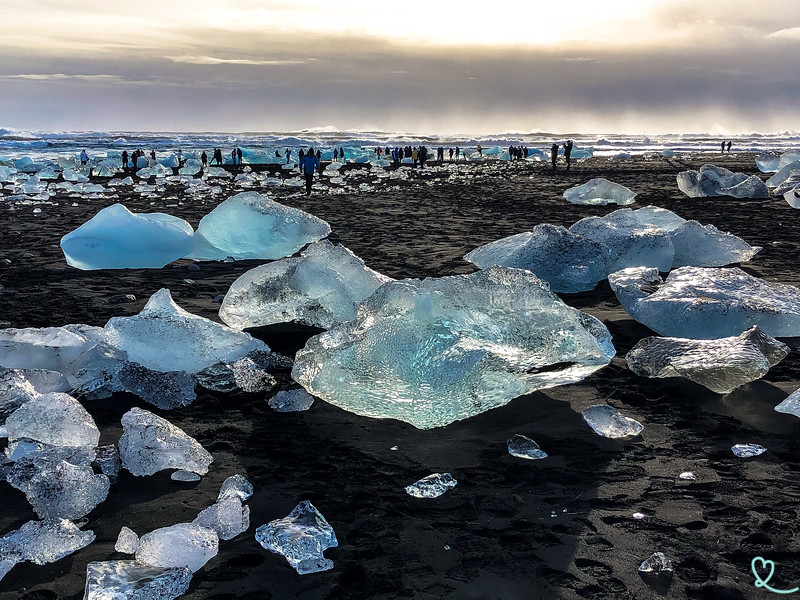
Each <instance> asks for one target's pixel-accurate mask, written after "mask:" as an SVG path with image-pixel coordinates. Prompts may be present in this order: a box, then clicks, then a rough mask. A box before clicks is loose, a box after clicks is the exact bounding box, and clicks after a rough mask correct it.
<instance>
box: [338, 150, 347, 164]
mask: <svg viewBox="0 0 800 600" xmlns="http://www.w3.org/2000/svg"><path fill="white" fill-rule="evenodd" d="M339 159H340V160H341V161H342V162H346V161H345V160H344V148H339Z"/></svg>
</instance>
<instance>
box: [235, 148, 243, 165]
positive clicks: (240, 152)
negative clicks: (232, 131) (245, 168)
mask: <svg viewBox="0 0 800 600" xmlns="http://www.w3.org/2000/svg"><path fill="white" fill-rule="evenodd" d="M236 158H238V159H239V164H242V149H241V148H237V149H236Z"/></svg>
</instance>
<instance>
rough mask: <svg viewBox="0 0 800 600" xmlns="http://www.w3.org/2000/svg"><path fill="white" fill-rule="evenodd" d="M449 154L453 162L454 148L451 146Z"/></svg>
mask: <svg viewBox="0 0 800 600" xmlns="http://www.w3.org/2000/svg"><path fill="white" fill-rule="evenodd" d="M449 154H450V162H453V149H452V148H450V150H449Z"/></svg>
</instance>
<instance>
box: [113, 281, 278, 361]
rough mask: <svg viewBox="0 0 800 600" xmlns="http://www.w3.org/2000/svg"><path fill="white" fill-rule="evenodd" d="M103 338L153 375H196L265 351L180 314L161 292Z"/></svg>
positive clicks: (260, 344) (232, 333)
mask: <svg viewBox="0 0 800 600" xmlns="http://www.w3.org/2000/svg"><path fill="white" fill-rule="evenodd" d="M105 334H106V336H107V339H108V341H109V343H110V344H112V345H113V346H114V347H116V348H118V349H120V350H124V351H125V352H127V353H128V358H129V359H130V360H131V361H133V362H137V363H139V364H141V365H144V366H145V367H148V368H150V369H154V370H156V371H186V372H188V373H196V372H197V371H200V370H202V369H203V368H205V367H208V366H210V365H213V364H214V363H217V362H220V361H222V362H230V361H235V360H237V359H239V358H242V357H243V356H245V355H246V354H247V353H248V352H251V351H253V350H264V351H268V350H269V348H268V347H267V346H266V344H264V343H263V342H261V341H259V340H257V339H255V338H254V337H252V336H251V335H249V334H246V333H242V332H239V331H234V330H233V329H231V328H229V327H226V326H225V325H222V324H220V323H215V322H214V321H211V320H209V319H205V318H203V317H199V316H197V315H194V314H192V313H190V312H187V311H185V310H183V309H182V308H180V307H179V306H178V305H177V304H175V302H174V301H173V300H172V296H171V294H170V292H169V290H168V289H165V288H162V289H160V290H159V291H158V292H156V293H155V294H153V295H152V296H151V297H150V299H149V300H148V301H147V304H146V305H145V307H144V308H143V309H142V312H140V313H139V314H138V315H134V316H132V317H112V318H111V319H109V321H108V323H106V326H105Z"/></svg>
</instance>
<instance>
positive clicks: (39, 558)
mask: <svg viewBox="0 0 800 600" xmlns="http://www.w3.org/2000/svg"><path fill="white" fill-rule="evenodd" d="M93 541H94V532H92V531H81V530H80V529H79V528H78V526H77V525H75V523H73V522H72V521H68V520H66V519H48V520H45V521H28V522H27V523H25V524H24V525H23V526H22V527H20V528H19V529H17V530H16V531H12V532H11V533H7V534H6V535H4V536H3V537H2V538H0V561H8V562H11V563H13V564H17V563H20V562H24V561H29V562H32V563H35V564H37V565H44V564H46V563H51V562H55V561H57V560H58V559H60V558H64V557H65V556H68V555H70V554H72V553H73V552H75V551H76V550H80V549H81V548H83V547H85V546H88V545H89V544H91V543H92V542H93Z"/></svg>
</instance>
